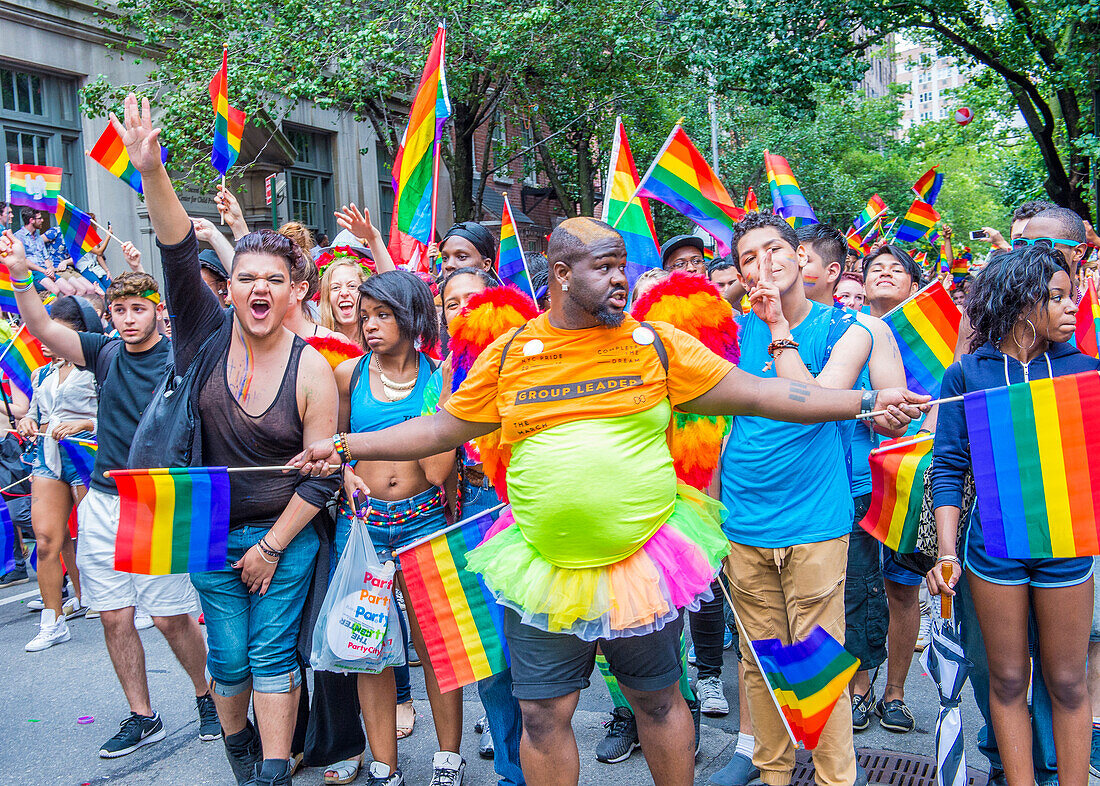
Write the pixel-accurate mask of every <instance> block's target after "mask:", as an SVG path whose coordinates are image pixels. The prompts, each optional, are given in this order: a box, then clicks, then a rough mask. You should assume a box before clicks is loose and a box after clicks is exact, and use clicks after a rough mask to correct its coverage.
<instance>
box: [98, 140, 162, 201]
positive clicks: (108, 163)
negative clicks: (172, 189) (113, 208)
mask: <svg viewBox="0 0 1100 786" xmlns="http://www.w3.org/2000/svg"><path fill="white" fill-rule="evenodd" d="M88 157H89V158H90V159H92V160H93V161H95V162H96V163H97V164H99V165H100V166H101V167H103V168H104V169H106V170H107V171H108V172H110V173H111V174H112V175H114V176H115V177H117V178H118V179H119V180H121V181H122V182H123V183H125V184H126V185H128V186H129V187H130V188H132V189H134V190H135V191H137V192H138V193H139V194H141V193H144V192H143V191H142V190H141V172H138V171H137V170H136V169H135V168H134V165H133V164H131V163H130V154H129V153H127V152H126V145H124V144H122V137H120V136H119V135H118V131H115V127H114V126H113V125H111V124H110V123H108V124H107V127H106V128H105V129H103V133H102V134H100V135H99V139H98V140H96V143H95V146H94V147H93V148H92V149H91V150H90V151H89V152H88ZM160 161H161V163H162V164H166V163H168V148H166V147H164V146H163V145H161V148H160Z"/></svg>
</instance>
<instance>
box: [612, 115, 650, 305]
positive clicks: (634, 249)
mask: <svg viewBox="0 0 1100 786" xmlns="http://www.w3.org/2000/svg"><path fill="white" fill-rule="evenodd" d="M606 188H607V194H606V196H605V197H604V200H603V213H602V215H601V218H602V220H604V221H606V222H608V223H610V222H611V221H613V220H615V219H616V218H618V219H619V220H618V222H617V223H616V225H615V228H616V229H617V230H618V231H619V234H620V235H622V236H623V242H624V243H625V244H626V278H627V282H628V285H629V286H630V287H633V286H634V282H635V281H637V279H638V276H640V275H641V274H642V273H643V272H645V271H646V270H649V269H650V268H657V269H660V267H661V250H660V248H659V247H658V244H657V230H656V229H655V228H654V226H653V215H652V213H650V210H649V201H648V200H645V199H641V198H639V197H634V199H632V200H631V201H630V203H629V204H628V203H627V200H628V199H630V197H631V195H632V194H634V193H635V192H636V191H637V189H638V169H637V168H636V167H635V166H634V156H633V155H632V154H631V152H630V143H629V142H628V141H627V139H626V128H624V127H623V119H622V118H621V117H618V118H616V119H615V137H614V139H612V140H611V159H610V164H609V166H608V170H607V186H606Z"/></svg>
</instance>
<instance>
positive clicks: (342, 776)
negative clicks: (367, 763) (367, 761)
mask: <svg viewBox="0 0 1100 786" xmlns="http://www.w3.org/2000/svg"><path fill="white" fill-rule="evenodd" d="M362 766H363V761H362V759H345V760H344V761H338V762H336V763H335V764H331V765H329V766H328V767H326V768H325V783H336V784H344V783H351V782H352V781H353V780H355V779H356V778H358V777H359V768H360V767H362Z"/></svg>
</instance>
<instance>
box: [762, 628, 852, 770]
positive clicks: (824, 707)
mask: <svg viewBox="0 0 1100 786" xmlns="http://www.w3.org/2000/svg"><path fill="white" fill-rule="evenodd" d="M752 651H753V654H754V655H755V656H756V662H757V665H759V667H760V672H761V674H762V675H763V677H764V680H765V681H766V682H767V683H768V687H769V688H771V691H772V696H773V697H774V698H775V703H776V705H777V706H778V707H779V710H780V712H781V713H782V715H783V718H784V720H785V721H786V724H787V728H788V729H789V730H790V731H791V734H792V735H793V736H794V738H795V739H796V740H797V741H798V742H801V743H803V744H804V745H805V746H806V748H807V749H808V750H813V749H814V748H816V747H817V741H818V738H819V737H821V730H822V729H823V728H825V723H826V721H828V720H829V716H830V715H832V713H833V707H834V706H836V702H837V699H839V698H840V696H841V694H842V693H844V690H845V688H847V687H848V681H849V680H851V679H852V675H853V674H855V673H856V669H858V668H859V658H857V657H855V656H854V655H851V654H850V653H849V652H848V651H847V650H845V649H844V648H843V647H842V646H840V643H839V642H838V641H837V640H836V639H834V638H833V637H832V636H830V635H829V633H828V631H826V630H825V629H824V628H823V627H821V626H820V625H818V626H817V627H815V628H814V629H813V630H812V631H811V632H810V635H809V636H807V637H806V638H805V639H803V640H802V641H798V642H795V643H794V644H788V645H785V644H783V643H782V642H780V641H779V639H762V640H760V641H754V642H752Z"/></svg>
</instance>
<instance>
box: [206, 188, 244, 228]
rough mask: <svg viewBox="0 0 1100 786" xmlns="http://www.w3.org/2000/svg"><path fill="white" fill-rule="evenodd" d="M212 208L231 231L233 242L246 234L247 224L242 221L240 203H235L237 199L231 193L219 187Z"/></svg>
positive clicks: (242, 214)
mask: <svg viewBox="0 0 1100 786" xmlns="http://www.w3.org/2000/svg"><path fill="white" fill-rule="evenodd" d="M214 206H215V207H217V208H218V212H219V213H221V215H222V219H223V220H224V221H225V223H226V224H228V225H229V228H230V229H231V230H232V231H233V239H234V240H240V239H241V238H242V237H244V236H245V235H247V234H248V224H247V223H246V222H245V220H244V211H243V210H241V203H240V202H238V201H237V197H235V196H233V192H232V191H230V190H229V189H228V188H226V187H225V186H222V185H219V186H218V193H217V194H215V195H214Z"/></svg>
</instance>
